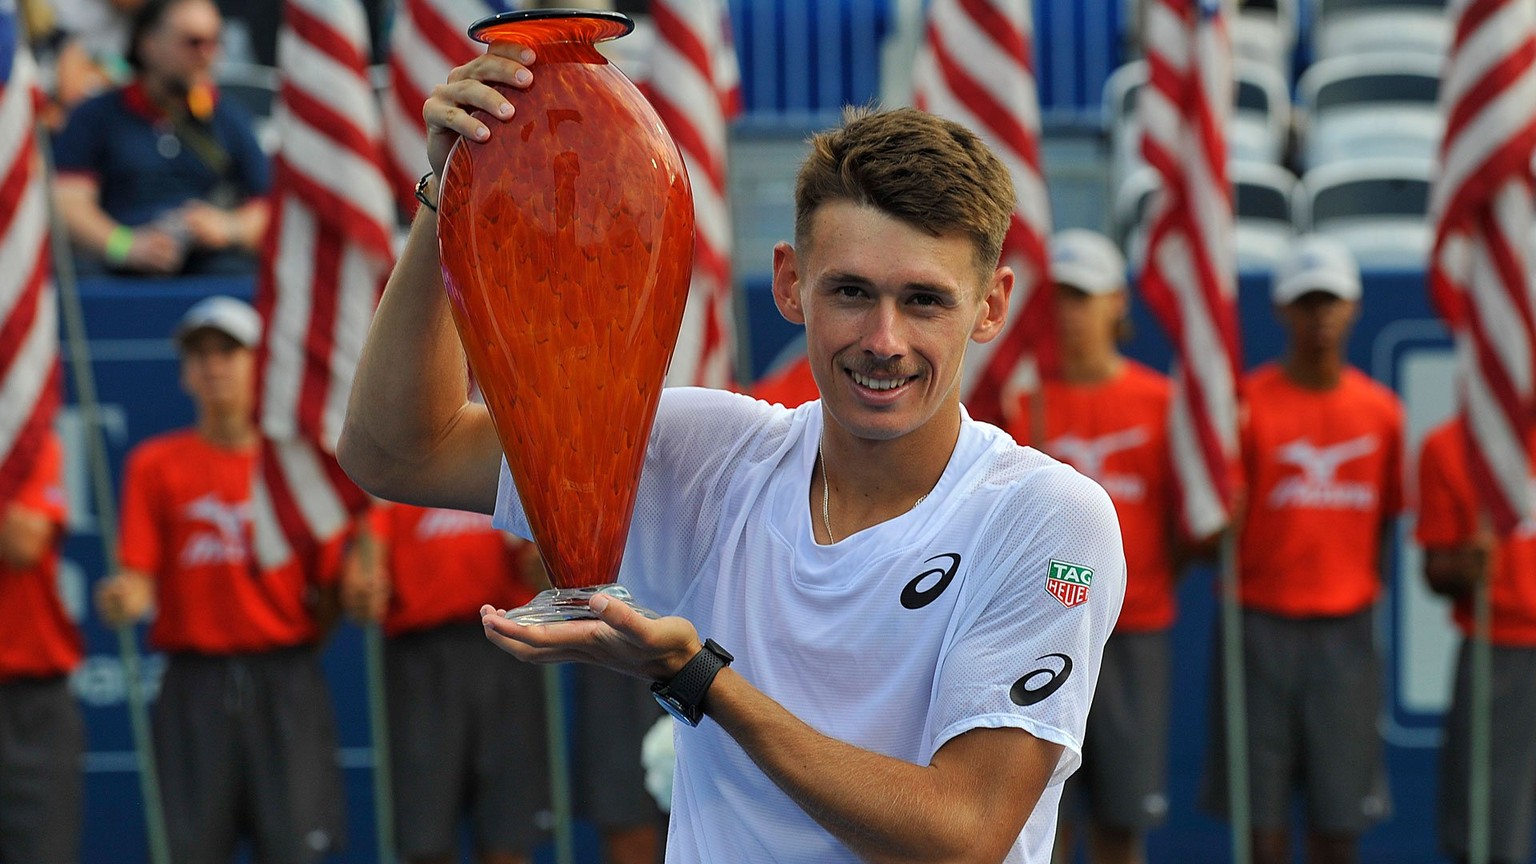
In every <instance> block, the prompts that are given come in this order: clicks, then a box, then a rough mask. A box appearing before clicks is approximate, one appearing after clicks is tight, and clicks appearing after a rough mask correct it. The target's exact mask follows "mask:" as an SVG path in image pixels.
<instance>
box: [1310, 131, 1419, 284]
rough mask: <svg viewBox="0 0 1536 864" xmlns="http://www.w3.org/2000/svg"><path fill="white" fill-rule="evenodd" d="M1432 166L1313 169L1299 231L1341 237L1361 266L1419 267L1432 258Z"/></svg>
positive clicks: (1367, 164)
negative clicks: (1430, 211) (1429, 256)
mask: <svg viewBox="0 0 1536 864" xmlns="http://www.w3.org/2000/svg"><path fill="white" fill-rule="evenodd" d="M1433 167H1434V162H1433V161H1432V160H1429V159H1412V158H1405V157H1396V158H1381V159H1368V160H1367V159H1357V160H1352V161H1347V162H1335V163H1332V164H1328V165H1322V166H1319V167H1317V168H1314V169H1312V170H1310V171H1308V172H1307V173H1306V174H1304V175H1303V176H1302V178H1301V189H1300V191H1299V193H1298V194H1297V195H1296V209H1295V214H1294V216H1293V217H1292V221H1293V222H1294V223H1295V225H1296V227H1297V230H1298V231H1315V232H1320V233H1324V234H1327V235H1329V236H1331V237H1334V238H1337V239H1338V240H1340V241H1342V242H1343V243H1344V244H1345V245H1347V246H1349V248H1350V251H1352V252H1354V253H1355V257H1356V258H1357V259H1358V260H1359V262H1360V266H1361V268H1364V269H1380V270H1397V269H1420V268H1423V267H1424V265H1425V261H1426V260H1427V258H1428V255H1429V246H1430V241H1431V239H1432V233H1431V230H1432V229H1431V226H1430V224H1429V220H1428V219H1427V218H1426V212H1427V210H1428V207H1429V182H1430V177H1431V174H1432V171H1433Z"/></svg>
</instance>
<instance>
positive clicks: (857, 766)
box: [706, 669, 1061, 862]
mask: <svg viewBox="0 0 1536 864" xmlns="http://www.w3.org/2000/svg"><path fill="white" fill-rule="evenodd" d="M706 708H707V712H708V715H709V716H710V718H712V719H713V720H714V721H715V722H716V723H719V724H720V726H721V728H722V729H724V730H725V731H726V733H728V734H729V735H730V736H731V737H732V738H733V739H735V740H736V742H737V743H738V744H740V745H741V747H742V749H743V750H745V751H746V753H747V755H748V756H750V757H751V758H752V760H753V762H755V763H756V764H757V766H758V768H759V769H761V770H762V771H763V773H764V774H766V775H767V776H768V777H769V778H770V779H771V780H773V782H774V783H775V784H776V785H778V787H779V788H780V789H782V790H783V791H784V792H785V794H787V795H788V796H789V797H790V798H791V799H792V800H794V801H795V803H796V804H798V805H799V806H800V807H801V809H803V810H805V812H806V813H807V814H808V815H809V816H810V817H811V818H812V819H814V820H816V822H817V823H818V824H820V825H821V826H822V827H823V828H825V829H826V830H827V831H828V832H829V833H831V834H832V835H833V836H834V837H836V838H837V839H838V840H839V841H841V842H842V843H843V844H844V845H846V846H847V847H848V848H849V849H851V850H852V851H853V852H854V853H855V854H857V855H858V856H859V857H860V858H863V859H864V860H866V861H874V862H879V861H892V862H895V861H907V862H912V861H945V862H967V861H992V862H995V861H1000V860H1002V858H1003V857H1004V855H1006V854H1007V851H1008V849H1009V848H1010V847H1011V846H1012V844H1013V842H1014V841H1015V839H1016V838H1017V837H1018V834H1019V832H1020V831H1021V830H1022V829H1023V826H1024V823H1025V821H1026V820H1027V819H1028V818H1029V814H1030V813H1031V812H1033V810H1034V807H1035V804H1036V802H1037V801H1038V800H1039V798H1040V794H1041V792H1042V791H1043V790H1044V789H1045V785H1046V783H1047V782H1048V781H1049V779H1050V776H1051V773H1052V771H1053V770H1054V769H1055V764H1056V759H1057V757H1058V756H1059V754H1060V752H1061V748H1060V746H1059V745H1055V744H1051V743H1048V742H1045V741H1041V740H1039V739H1036V738H1034V737H1033V736H1031V735H1029V733H1027V732H1024V731H1023V730H1019V729H985V730H975V731H973V732H970V733H966V734H965V735H962V736H960V737H958V738H956V739H954V740H953V741H951V742H949V744H946V745H945V747H944V749H943V750H941V751H940V753H939V754H938V755H936V756H935V758H934V761H933V764H931V765H928V766H920V765H913V764H911V763H909V762H904V761H902V760H900V759H895V758H892V757H889V756H883V755H880V754H878V753H873V752H870V751H868V750H864V749H861V748H859V747H855V746H853V745H851V744H847V743H845V742H842V741H838V740H836V739H833V738H829V737H827V736H825V735H822V734H821V733H819V732H817V731H816V730H814V729H812V728H811V727H810V726H808V725H806V724H805V723H804V722H802V721H801V720H799V719H798V718H796V717H795V716H794V715H793V714H791V713H790V712H789V711H787V710H786V709H785V708H784V707H783V706H781V705H779V704H778V703H777V702H775V701H774V700H772V699H771V698H769V697H768V696H766V695H764V694H763V693H761V692H760V691H758V690H757V689H756V688H754V687H752V685H751V684H749V683H748V682H747V681H746V680H745V679H743V678H742V677H741V676H740V675H737V674H736V673H735V672H733V671H732V670H729V669H727V670H724V671H722V672H721V673H720V675H719V677H718V678H717V679H716V680H715V683H714V684H713V685H712V686H711V688H710V691H709V696H708V701H707V703H706ZM871 722H880V721H879V720H878V718H871ZM973 736H975V737H973Z"/></svg>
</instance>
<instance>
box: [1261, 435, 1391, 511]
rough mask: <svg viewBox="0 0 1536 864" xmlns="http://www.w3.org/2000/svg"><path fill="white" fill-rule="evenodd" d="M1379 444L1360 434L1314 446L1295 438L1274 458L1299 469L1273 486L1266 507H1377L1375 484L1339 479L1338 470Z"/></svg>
mask: <svg viewBox="0 0 1536 864" xmlns="http://www.w3.org/2000/svg"><path fill="white" fill-rule="evenodd" d="M1379 446H1380V443H1379V442H1378V441H1377V440H1376V436H1375V435H1361V436H1359V437H1356V438H1351V439H1349V440H1348V441H1341V442H1339V443H1337V444H1329V445H1325V446H1317V445H1314V444H1313V443H1312V442H1310V441H1308V440H1307V439H1305V438H1297V439H1296V440H1294V441H1291V442H1289V443H1287V444H1283V445H1281V446H1280V447H1279V448H1278V449H1277V450H1275V459H1276V461H1278V462H1280V463H1281V464H1283V465H1291V466H1294V467H1297V468H1300V469H1301V474H1300V475H1293V476H1290V477H1287V478H1285V479H1284V480H1281V481H1280V482H1279V483H1276V484H1275V488H1274V490H1273V491H1271V492H1270V493H1269V506H1271V507H1273V508H1275V509H1277V510H1278V509H1281V508H1285V507H1317V508H1324V509H1329V510H1369V509H1371V508H1372V507H1375V506H1376V484H1375V483H1374V482H1361V481H1353V482H1351V481H1345V480H1339V479H1338V474H1339V468H1341V467H1342V466H1343V465H1345V464H1346V463H1349V462H1353V461H1355V460H1356V459H1362V458H1364V457H1366V456H1369V455H1371V454H1372V453H1375V452H1376V450H1377V448H1378V447H1379Z"/></svg>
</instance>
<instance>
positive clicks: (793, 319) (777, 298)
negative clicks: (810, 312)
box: [773, 240, 805, 325]
mask: <svg viewBox="0 0 1536 864" xmlns="http://www.w3.org/2000/svg"><path fill="white" fill-rule="evenodd" d="M773 304H774V305H775V306H777V307H779V314H780V315H783V316H784V320H785V321H788V322H789V323H791V324H801V325H803V324H805V308H804V307H803V306H802V305H801V303H800V259H799V256H798V255H797V254H796V253H795V247H793V246H791V245H789V244H788V243H785V242H784V241H782V240H781V241H779V242H778V243H775V244H774V245H773Z"/></svg>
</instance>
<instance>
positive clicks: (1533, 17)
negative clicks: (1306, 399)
mask: <svg viewBox="0 0 1536 864" xmlns="http://www.w3.org/2000/svg"><path fill="white" fill-rule="evenodd" d="M1446 13H1447V15H1448V16H1451V17H1452V18H1453V20H1455V22H1456V27H1455V33H1456V36H1455V39H1454V41H1453V43H1452V46H1451V52H1450V55H1449V57H1448V58H1447V63H1446V70H1445V74H1444V76H1443V79H1442V81H1443V84H1442V87H1441V93H1440V98H1441V109H1442V111H1443V113H1444V114H1445V115H1446V117H1447V122H1446V128H1445V133H1444V136H1445V137H1444V138H1443V139H1442V141H1441V145H1440V153H1441V159H1440V165H1439V173H1438V175H1437V176H1436V178H1435V181H1434V187H1433V189H1432V191H1431V197H1430V200H1431V214H1432V216H1433V218H1434V221H1435V241H1434V245H1433V248H1432V251H1431V255H1430V260H1429V285H1430V294H1431V299H1432V300H1433V301H1434V305H1435V307H1436V309H1437V310H1438V311H1439V312H1440V314H1441V315H1442V316H1443V317H1444V318H1445V319H1446V322H1447V324H1448V325H1449V327H1450V329H1451V332H1452V334H1453V336H1454V338H1455V340H1456V356H1457V367H1458V382H1459V390H1460V403H1461V413H1462V417H1463V423H1462V429H1463V432H1464V434H1465V435H1466V437H1467V447H1468V453H1469V456H1470V462H1471V465H1470V469H1471V473H1472V476H1473V481H1474V483H1475V485H1476V486H1477V488H1478V492H1479V497H1480V499H1481V502H1482V506H1483V508H1484V510H1485V511H1486V512H1487V513H1488V514H1489V515H1490V516H1491V518H1492V520H1493V524H1494V528H1495V529H1496V530H1497V531H1499V532H1500V533H1506V532H1509V531H1512V530H1514V529H1515V527H1516V525H1517V524H1518V523H1519V522H1520V520H1521V519H1523V518H1525V517H1526V516H1527V515H1528V514H1529V513H1530V512H1531V501H1530V488H1529V487H1530V484H1529V482H1528V478H1529V477H1530V474H1531V465H1530V452H1529V444H1528V442H1529V441H1530V440H1531V435H1532V432H1533V431H1536V428H1533V427H1536V313H1533V309H1536V302H1533V294H1532V292H1533V290H1536V286H1533V280H1532V278H1531V260H1530V255H1531V250H1530V248H1529V243H1530V237H1531V231H1532V226H1533V225H1536V212H1533V211H1536V204H1533V200H1536V196H1533V194H1532V187H1531V184H1532V176H1531V158H1532V156H1533V154H1536V107H1533V106H1536V8H1533V6H1532V4H1530V3H1529V2H1522V0H1472V2H1468V0H1455V2H1452V3H1451V4H1449V5H1448V7H1447V10H1446Z"/></svg>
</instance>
